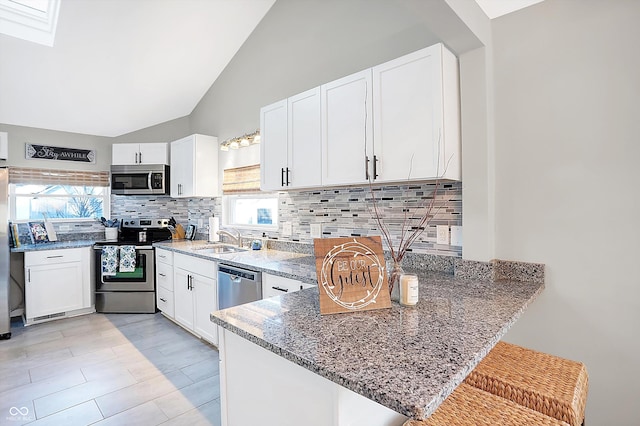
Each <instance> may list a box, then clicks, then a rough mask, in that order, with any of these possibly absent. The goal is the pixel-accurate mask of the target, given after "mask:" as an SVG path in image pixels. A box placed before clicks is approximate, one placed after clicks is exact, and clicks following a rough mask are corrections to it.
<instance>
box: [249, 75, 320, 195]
mask: <svg viewBox="0 0 640 426" xmlns="http://www.w3.org/2000/svg"><path fill="white" fill-rule="evenodd" d="M260 129H261V130H260V132H261V142H260V143H261V145H262V147H261V151H260V155H261V184H260V187H261V189H262V190H263V191H277V190H283V189H294V188H310V187H315V186H320V185H321V168H320V157H321V149H320V131H321V130H320V88H319V87H317V88H315V89H311V90H308V91H306V92H303V93H300V94H299V95H296V96H293V97H291V98H289V99H284V100H282V101H279V102H276V103H274V104H271V105H268V106H266V107H263V108H261V109H260Z"/></svg>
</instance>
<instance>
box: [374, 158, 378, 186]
mask: <svg viewBox="0 0 640 426" xmlns="http://www.w3.org/2000/svg"><path fill="white" fill-rule="evenodd" d="M376 179H378V156H377V155H374V156H373V180H376Z"/></svg>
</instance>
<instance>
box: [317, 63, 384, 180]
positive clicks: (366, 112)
mask: <svg viewBox="0 0 640 426" xmlns="http://www.w3.org/2000/svg"><path fill="white" fill-rule="evenodd" d="M320 91H321V108H322V184H323V185H329V186H330V185H352V184H359V183H366V182H368V179H369V166H368V165H369V162H370V161H371V160H372V159H373V145H372V142H373V139H372V136H373V135H372V119H371V117H372V105H373V102H372V93H371V70H370V69H368V70H365V71H361V72H359V73H356V74H352V75H350V76H347V77H344V78H341V79H339V80H336V81H333V82H331V83H328V84H324V85H322V86H321V88H320Z"/></svg>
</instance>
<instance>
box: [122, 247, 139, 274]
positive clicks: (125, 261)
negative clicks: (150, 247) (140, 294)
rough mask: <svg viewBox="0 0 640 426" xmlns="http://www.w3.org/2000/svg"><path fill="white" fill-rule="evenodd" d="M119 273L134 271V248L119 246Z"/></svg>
mask: <svg viewBox="0 0 640 426" xmlns="http://www.w3.org/2000/svg"><path fill="white" fill-rule="evenodd" d="M119 270H120V272H135V271H136V246H120V269H119Z"/></svg>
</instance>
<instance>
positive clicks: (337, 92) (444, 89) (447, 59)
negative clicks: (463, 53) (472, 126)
mask: <svg viewBox="0 0 640 426" xmlns="http://www.w3.org/2000/svg"><path fill="white" fill-rule="evenodd" d="M458 75H459V74H458V61H457V58H456V57H455V56H454V55H453V54H452V53H451V52H449V51H448V50H447V49H446V48H445V47H444V46H443V45H442V44H436V45H434V46H431V47H427V48H425V49H422V50H419V51H417V52H414V53H411V54H408V55H405V56H402V57H400V58H398V59H395V60H392V61H389V62H386V63H384V64H381V65H378V66H376V67H373V68H369V69H367V70H364V71H361V72H358V73H355V74H352V75H349V76H347V77H344V78H341V79H338V80H335V81H332V82H330V83H327V84H324V85H322V86H320V88H319V89H318V88H316V89H313V90H310V91H307V92H304V93H301V94H299V95H296V96H292V97H290V98H288V99H286V100H283V101H280V102H277V103H275V104H272V105H269V106H267V107H264V108H262V109H261V110H260V118H261V120H260V121H261V126H260V127H261V132H262V141H263V142H262V149H261V170H262V177H261V178H262V182H261V187H262V189H263V190H282V189H294V188H310V187H316V186H345V185H363V184H366V183H368V182H373V183H388V182H397V183H401V182H407V181H409V180H410V181H428V180H435V179H447V180H460V179H461V143H460V94H459V81H458ZM317 108H319V109H320V114H319V120H320V121H319V122H318V121H317V120H318V114H317ZM318 168H319V170H320V172H318Z"/></svg>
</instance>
